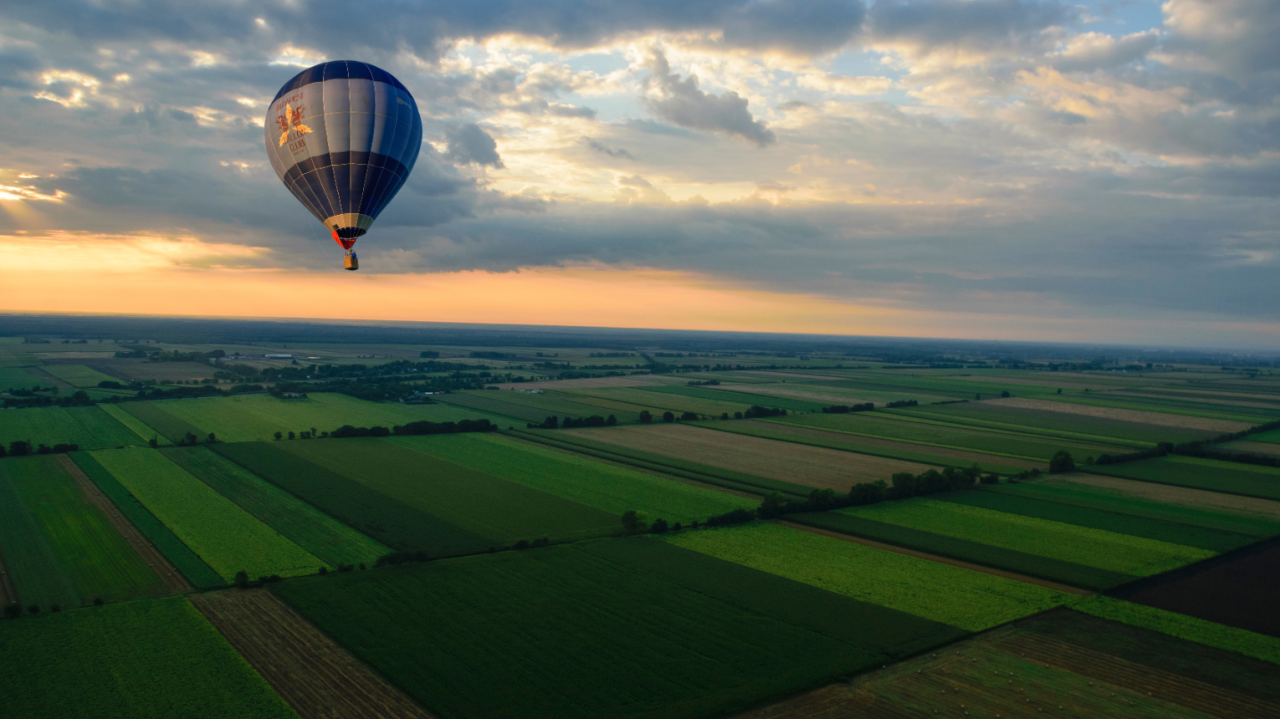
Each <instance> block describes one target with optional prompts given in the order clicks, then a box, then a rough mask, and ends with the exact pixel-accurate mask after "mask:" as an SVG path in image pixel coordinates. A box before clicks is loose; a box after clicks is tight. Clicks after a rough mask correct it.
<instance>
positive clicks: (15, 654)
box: [0, 597, 297, 719]
mask: <svg viewBox="0 0 1280 719" xmlns="http://www.w3.org/2000/svg"><path fill="white" fill-rule="evenodd" d="M0 651H2V652H3V653H4V656H5V657H7V658H8V659H7V660H6V661H4V662H0V706H3V707H4V708H5V715H6V716H11V717H23V719H63V718H64V717H86V716H93V717H99V718H101V719H150V718H152V717H154V718H155V719H167V718H168V717H173V716H191V717H195V716H199V717H204V718H207V719H222V718H226V719H233V718H239V717H260V718H262V719H272V718H275V717H279V718H280V719H286V718H290V717H292V718H294V719H296V717H297V715H296V714H295V713H294V712H293V710H292V709H291V708H290V707H289V705H288V704H286V703H285V702H284V700H283V699H281V698H280V697H279V696H278V695H277V694H276V693H275V691H274V690H273V689H272V688H271V687H270V686H269V685H268V684H267V683H266V681H264V680H263V679H262V677H260V676H258V674H257V673H256V672H254V671H253V669H252V667H250V666H249V664H248V663H247V662H245V660H244V659H243V658H241V657H240V655H239V654H238V653H237V652H236V650H235V649H234V648H232V646H231V645H230V644H228V643H227V640H225V639H223V638H222V635H220V634H218V632H217V630H216V629H214V628H213V626H212V625H210V624H209V623H208V622H207V621H205V619H204V617H202V616H200V613H199V612H197V611H196V609H195V608H194V607H192V606H191V603H190V602H188V601H187V600H186V599H185V598H183V597H169V598H165V599H154V600H148V601H141V602H129V603H127V604H113V605H109V606H105V607H89V608H85V609H80V610H77V611H74V612H62V613H61V614H54V615H50V616H40V617H32V618H26V619H19V620H17V621H11V622H0Z"/></svg>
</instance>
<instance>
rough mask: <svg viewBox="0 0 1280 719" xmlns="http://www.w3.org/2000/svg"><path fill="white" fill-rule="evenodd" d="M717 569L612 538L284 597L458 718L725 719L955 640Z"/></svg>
mask: <svg viewBox="0 0 1280 719" xmlns="http://www.w3.org/2000/svg"><path fill="white" fill-rule="evenodd" d="M707 559H708V558H704V557H699V556H698V555H697V554H696V553H692V552H685V551H683V550H681V549H679V548H676V547H672V546H668V545H665V544H664V543H662V542H658V541H653V540H649V539H644V538H637V539H631V540H602V541H599V542H590V543H584V544H577V545H573V546H568V547H552V548H549V549H545V550H537V551H532V552H515V553H504V554H499V555H496V556H480V557H469V558H466V559H458V560H447V561H439V562H434V563H431V564H428V565H422V566H417V567H412V568H406V569H398V570H395V571H391V572H369V573H358V572H357V573H354V574H346V575H339V576H336V577H316V578H313V579H307V580H302V581H295V582H287V583H285V584H282V585H278V586H277V587H276V589H275V591H277V593H279V594H280V595H281V596H283V597H284V599H285V600H286V601H288V602H289V603H290V604H292V605H293V606H294V607H296V608H297V609H298V610H299V611H300V612H301V613H302V614H303V615H305V616H306V617H307V618H309V619H310V620H311V621H313V622H315V623H316V624H317V625H318V626H319V627H320V628H321V629H323V630H324V631H326V632H328V633H330V634H331V635H333V636H335V637H336V638H337V639H338V640H339V641H340V642H342V643H343V644H344V645H345V646H347V647H348V648H349V649H351V650H352V651H353V652H354V653H355V654H356V655H357V656H359V657H360V658H361V659H363V660H365V661H366V662H368V663H369V664H370V665H372V666H373V667H374V668H375V669H377V670H379V671H380V672H381V673H382V674H383V675H384V676H386V677H387V678H389V679H390V680H391V681H392V682H394V683H395V684H397V685H398V686H400V687H402V688H404V689H405V690H406V691H407V692H408V693H409V694H410V695H412V696H414V697H415V698H416V699H418V700H419V701H420V702H421V703H422V705H423V706H425V707H426V708H427V709H429V710H431V711H432V712H433V713H435V714H436V715H437V716H440V717H444V718H451V717H481V716H482V717H496V718H502V717H599V716H611V717H673V718H677V719H678V718H682V717H699V716H705V715H707V714H716V715H723V714H726V713H729V712H732V711H735V710H739V709H742V708H745V707H747V706H750V705H751V704H753V703H757V702H760V701H765V700H768V699H770V698H773V697H780V696H783V695H785V694H787V693H789V692H794V691H797V690H799V689H801V688H804V687H809V686H814V685H816V684H818V683H821V682H823V681H828V680H830V679H833V678H834V677H836V676H839V675H841V674H845V673H849V672H852V671H856V670H859V669H863V668H867V667H869V666H872V665H874V664H875V663H876V662H878V661H883V658H884V657H885V656H886V655H885V654H884V653H881V651H878V649H879V648H878V647H875V646H868V644H871V643H873V642H875V641H879V642H881V643H885V644H889V645H891V646H896V643H901V642H903V641H906V642H907V643H908V644H911V645H915V646H919V645H920V644H921V643H927V642H929V641H930V640H932V641H935V642H937V641H946V640H947V639H949V638H950V637H952V636H954V635H955V633H954V630H952V629H951V628H949V627H945V626H941V625H938V624H936V623H931V622H925V621H921V620H919V619H916V618H914V617H911V616H909V615H903V614H901V613H890V612H886V611H884V610H882V609H880V608H878V607H867V606H866V605H864V604H861V603H856V602H845V603H844V604H843V605H842V604H841V602H842V600H844V598H843V597H837V596H834V595H830V594H828V593H824V592H806V591H805V590H804V588H803V587H802V586H796V585H794V583H785V584H780V583H778V582H777V581H774V580H776V578H775V577H769V576H768V575H764V574H762V573H758V572H754V571H752V570H749V569H746V568H744V567H739V566H734V565H733V564H729V563H727V562H717V561H714V560H712V561H706V560H707ZM727 589H728V590H732V591H726V590H727ZM780 592H781V593H782V595H781V596H780V595H779V593H780ZM783 597H790V599H791V601H790V603H788V602H786V601H780V600H782V598H783ZM416 607H431V608H432V610H431V611H430V612H425V613H424V612H420V611H417V610H416ZM867 619H878V620H880V621H874V622H868V621H866V620H867ZM868 625H870V626H868ZM877 635H878V636H877ZM388 636H395V637H397V640H396V641H395V642H387V641H385V637H388ZM885 648H889V647H885ZM530 658H536V660H535V661H530ZM494 677H501V678H502V681H499V682H495V681H494V680H493V678H494Z"/></svg>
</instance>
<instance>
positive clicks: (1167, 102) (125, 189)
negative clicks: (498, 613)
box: [0, 0, 1280, 349]
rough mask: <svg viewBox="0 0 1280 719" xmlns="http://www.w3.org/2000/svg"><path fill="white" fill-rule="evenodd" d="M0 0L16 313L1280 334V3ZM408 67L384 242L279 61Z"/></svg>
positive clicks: (1029, 335)
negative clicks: (354, 244)
mask: <svg viewBox="0 0 1280 719" xmlns="http://www.w3.org/2000/svg"><path fill="white" fill-rule="evenodd" d="M348 7H350V6H349V5H348V4H341V3H336V2H267V3H258V4H254V5H249V4H243V5H242V4H234V3H233V4H229V5H205V4H199V5H194V4H186V3H184V4H178V3H174V2H171V1H166V0H151V1H148V2H141V3H132V4H128V5H123V4H122V5H118V6H117V5H116V4H114V3H88V2H73V1H67V0H49V1H48V2H43V3H31V4H22V5H18V4H12V5H9V6H7V7H4V8H3V9H0V18H3V19H4V25H3V28H2V29H0V66H3V69H2V70H0V117H2V118H3V121H4V126H5V128H6V132H5V133H4V134H3V136H0V223H2V226H0V236H3V237H4V239H5V242H6V245H5V254H6V260H7V261H6V262H5V263H4V264H3V266H0V312H66V313H76V312H87V313H121V314H153V315H198V316H239V317H271V318H280V317H289V318H304V319H305V318H323V319H330V320H356V319H359V320H408V321H437V322H466V323H502V324H550V325H574V326H608V327H631V328H639V327H652V328H669V329H706V330H740V331H762V332H802V333H820V334H852V335H883V336H910V337H945V338H961V339H1002V340H1026V341H1061V342H1093V343H1118V344H1153V345H1177V346H1195V347H1206V346H1222V345H1229V346H1240V347H1249V348H1270V349H1276V348H1280V302H1278V301H1277V300H1280V292H1278V291H1277V288H1276V282H1275V279H1274V278H1275V277H1276V271H1277V266H1278V265H1280V233H1278V232H1277V230H1276V227H1277V226H1280V225H1278V223H1277V220H1278V219H1280V217H1277V203H1276V197H1277V188H1278V187H1280V183H1278V182H1277V180H1280V153H1277V146H1278V142H1277V141H1278V140H1280V120H1278V119H1277V118H1278V115H1277V109H1276V108H1277V106H1278V105H1277V102H1276V99H1277V96H1278V95H1280V44H1277V43H1275V42H1274V36H1275V35H1276V33H1277V31H1278V30H1280V2H1276V1H1275V0H1220V1H1217V2H1209V1H1208V0H1169V1H1168V2H1164V3H1159V2H1152V1H1150V0H1130V1H1125V0H1118V1H1115V2H1100V1H1097V0H1090V1H1089V2H1082V3H1062V2H1038V1H1035V0H967V1H964V0H931V1H916V0H887V1H885V0H882V1H879V2H871V3H862V2H848V1H837V0H798V1H795V2H771V1H769V0H747V1H744V0H734V1H719V0H705V1H695V2H682V3H666V2H654V3H646V4H644V5H643V6H637V5H633V4H628V3H594V4H592V5H591V7H590V11H589V12H588V11H583V10H581V9H580V8H579V6H578V5H576V4H574V3H569V2H555V3H511V2H502V1H498V0H495V1H491V2H476V3H468V4H461V3H449V4H427V3H384V2H371V3H365V4H362V5H361V11H360V12H358V13H353V12H349V11H348V10H347V9H346V8H348ZM337 59H357V60H363V61H366V62H370V63H373V64H376V65H378V66H380V67H383V68H385V69H386V70H388V71H390V72H392V73H394V74H395V75H396V76H397V77H398V78H399V79H400V80H401V81H402V82H403V83H404V84H405V85H406V87H408V89H409V90H410V91H411V92H412V93H413V95H414V97H415V98H416V100H417V102H418V105H419V109H420V110H421V113H422V116H423V122H424V127H425V142H424V145H423V149H422V155H421V157H420V159H419V161H418V165H417V167H416V169H415V170H414V173H413V174H412V175H411V177H410V180H409V182H408V184H407V185H406V187H405V188H404V189H403V190H402V191H401V193H400V195H399V196H398V197H397V198H396V200H395V201H394V202H393V203H392V204H391V206H390V207H389V209H388V210H387V211H386V212H385V213H384V214H383V215H382V216H381V217H380V218H379V220H378V222H377V224H375V225H374V227H373V230H372V231H371V233H370V235H369V236H368V237H367V238H365V239H362V240H361V242H360V244H359V245H358V249H359V250H360V252H361V260H362V269H361V273H363V274H360V275H357V276H352V275H350V274H346V273H342V272H341V271H340V270H338V269H337V268H338V264H339V259H340V253H341V251H340V249H339V248H338V247H337V246H336V245H335V244H334V243H333V242H332V241H331V240H329V239H328V238H327V237H326V236H325V235H324V232H323V230H322V228H320V227H319V226H318V224H317V223H316V222H315V221H314V219H312V218H311V216H310V215H309V214H308V213H307V211H306V210H305V209H303V208H302V207H301V206H300V205H299V204H298V203H297V202H296V201H295V200H294V199H293V197H292V196H290V194H289V193H288V191H287V190H286V189H285V188H284V187H283V186H282V185H281V184H280V182H279V180H277V178H276V177H275V174H274V173H273V172H272V170H271V168H270V166H269V165H268V163H267V160H266V157H265V155H264V151H263V147H262V122H263V114H264V112H265V108H266V105H267V103H268V102H269V101H270V100H271V98H272V97H273V96H274V95H275V93H276V90H277V89H278V88H279V87H280V86H281V85H282V84H283V83H284V82H285V81H287V80H288V79H289V78H291V77H292V76H293V75H295V74H296V73H298V72H299V71H300V70H302V69H304V68H306V67H308V66H310V65H313V64H315V63H317V62H321V61H323V60H337Z"/></svg>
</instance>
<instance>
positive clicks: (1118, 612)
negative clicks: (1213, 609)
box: [1072, 596, 1280, 664]
mask: <svg viewBox="0 0 1280 719" xmlns="http://www.w3.org/2000/svg"><path fill="white" fill-rule="evenodd" d="M1072 609H1074V610H1076V611H1078V612H1084V613H1086V614H1092V615H1093V616H1095V617H1102V618H1103V619H1111V620H1113V621H1117V622H1123V623H1124V624H1129V625H1131V626H1135V627H1142V628H1143V629H1150V630H1153V631H1157V632H1160V633H1162V634H1168V635H1169V636H1173V637H1179V638H1181V639H1189V640H1191V641H1193V642H1198V643H1200V644H1204V645H1207V646H1210V647H1215V648H1217V649H1225V650H1227V651H1231V652H1237V653H1239V654H1243V655H1245V656H1249V657H1253V658H1255V659H1261V660H1263V661H1268V662H1271V663H1273V664H1280V638H1277V637H1269V636H1266V635H1265V634H1257V633H1255V632H1250V631H1247V630H1244V629H1236V628H1235V627H1226V626H1223V625H1221V624H1216V623H1214V622H1208V621H1205V620H1203V619H1196V618H1195V617H1188V616H1186V615H1184V614H1177V613H1175V612H1169V611H1165V610H1163V609H1156V608H1155V607H1148V606H1144V605H1141V604H1134V603H1133V602H1126V601H1123V600H1120V599H1112V598H1110V597H1103V596H1097V597H1091V598H1089V599H1086V600H1084V601H1082V602H1080V603H1078V604H1076V605H1075V606H1073V607H1072Z"/></svg>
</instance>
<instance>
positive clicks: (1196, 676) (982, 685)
mask: <svg viewBox="0 0 1280 719" xmlns="http://www.w3.org/2000/svg"><path fill="white" fill-rule="evenodd" d="M1274 676H1275V666H1274V665H1272V664H1267V663H1265V662H1262V661H1258V660H1256V659H1251V658H1248V657H1242V656H1239V655H1238V654H1234V653H1232V652H1230V651H1221V650H1218V649H1212V648H1210V647H1206V646H1203V645H1200V644H1195V643H1192V642H1189V641H1184V640H1182V639H1177V638H1174V637H1171V636H1166V635H1163V634H1160V633H1157V632H1154V631H1149V630H1147V629H1142V628H1138V627H1132V626H1126V625H1124V624H1121V623H1118V622H1114V621H1108V620H1106V619H1101V618H1097V617H1093V616H1088V615H1086V614H1082V613H1079V612H1073V611H1069V610H1061V609H1060V610H1056V611H1052V612H1048V613H1045V614H1041V615H1038V616H1035V617H1029V618H1027V619H1024V620H1021V621H1019V622H1016V623H1014V624H1012V625H1010V626H1007V627H1001V628H999V629H997V630H995V631H992V632H987V633H985V634H982V635H981V636H977V637H974V638H972V639H968V640H966V641H963V642H960V643H958V644H954V645H951V646H949V647H947V648H946V650H945V651H940V652H937V653H934V654H923V655H921V656H919V657H915V658H913V659H910V660H908V661H906V662H903V663H901V664H897V665H894V666H891V667H889V668H887V669H882V670H878V671H875V672H871V673H868V674H865V675H862V676H860V677H857V678H855V679H854V680H853V681H852V682H848V683H840V684H835V685H831V686H828V687H824V688H823V689H820V690H818V691H815V692H812V693H810V694H807V695H803V696H800V697H796V698H795V699H792V700H789V701H786V702H783V703H781V704H777V705H774V706H770V707H765V708H763V709H760V710H758V711H754V712H750V713H747V714H743V715H741V717H740V718H739V719H782V718H783V717H786V718H787V719H820V718H826V717H842V718H844V717H848V718H850V719H854V718H862V717H866V718H867V719H870V718H872V717H885V718H889V717H892V718H895V719H896V718H897V717H902V718H904V719H905V718H907V717H918V716H935V715H937V716H962V715H964V714H965V713H968V714H970V715H972V716H982V717H993V716H1001V717H1013V718H1015V719H1028V718H1030V717H1044V716H1059V715H1064V714H1066V715H1073V716H1088V717H1105V718H1108V719H1110V718H1113V717H1114V718H1117V719H1118V718H1121V717H1156V716H1158V717H1176V718H1180V719H1202V718H1203V717H1205V716H1230V717H1257V718H1258V719H1262V718H1263V717H1270V716H1275V715H1276V713H1277V712H1280V690H1277V687H1276V682H1275V680H1274Z"/></svg>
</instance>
